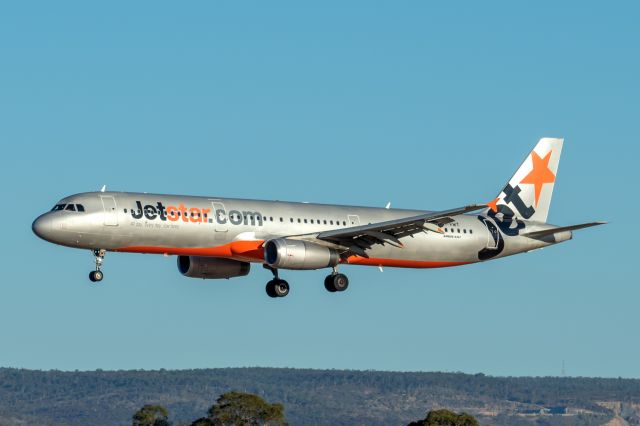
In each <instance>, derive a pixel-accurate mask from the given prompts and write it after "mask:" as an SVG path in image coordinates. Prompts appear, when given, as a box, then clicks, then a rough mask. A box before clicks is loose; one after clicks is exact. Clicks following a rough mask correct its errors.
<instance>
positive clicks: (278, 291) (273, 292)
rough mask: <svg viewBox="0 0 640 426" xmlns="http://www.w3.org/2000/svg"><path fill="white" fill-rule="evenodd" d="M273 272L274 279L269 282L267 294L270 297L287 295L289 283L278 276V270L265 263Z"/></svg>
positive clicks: (266, 267)
mask: <svg viewBox="0 0 640 426" xmlns="http://www.w3.org/2000/svg"><path fill="white" fill-rule="evenodd" d="M264 267H265V269H268V270H270V271H271V273H272V274H273V279H272V280H271V281H269V282H268V283H267V287H266V290H267V294H268V295H269V297H285V296H286V295H287V294H289V283H288V282H286V281H285V280H282V279H280V278H278V270H277V269H276V268H272V267H271V266H269V265H266V264H265V265H264Z"/></svg>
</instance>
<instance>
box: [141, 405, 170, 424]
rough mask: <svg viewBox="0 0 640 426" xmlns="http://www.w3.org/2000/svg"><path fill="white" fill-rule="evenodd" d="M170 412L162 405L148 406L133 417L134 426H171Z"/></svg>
mask: <svg viewBox="0 0 640 426" xmlns="http://www.w3.org/2000/svg"><path fill="white" fill-rule="evenodd" d="M170 424H171V423H169V412H168V411H167V409H166V408H164V407H163V406H162V405H150V404H147V405H145V406H143V407H142V408H141V409H139V410H138V411H136V413H135V414H134V415H133V426H170Z"/></svg>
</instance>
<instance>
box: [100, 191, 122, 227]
mask: <svg viewBox="0 0 640 426" xmlns="http://www.w3.org/2000/svg"><path fill="white" fill-rule="evenodd" d="M100 201H102V208H103V209H104V222H103V223H104V225H105V226H118V210H117V208H118V206H117V205H116V199H115V198H113V196H111V195H101V196H100Z"/></svg>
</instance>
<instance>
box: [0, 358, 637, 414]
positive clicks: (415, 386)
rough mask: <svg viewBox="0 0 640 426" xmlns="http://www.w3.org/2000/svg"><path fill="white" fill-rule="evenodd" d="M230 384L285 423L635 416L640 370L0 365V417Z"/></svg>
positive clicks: (98, 407) (124, 407)
mask: <svg viewBox="0 0 640 426" xmlns="http://www.w3.org/2000/svg"><path fill="white" fill-rule="evenodd" d="M229 390H240V391H247V392H252V393H256V394H258V395H260V396H262V397H264V398H265V399H266V400H268V401H269V402H282V403H283V404H284V405H285V409H286V416H287V419H288V420H289V421H290V423H291V424H292V425H358V424H361V425H376V424H380V425H382V424H384V425H393V424H397V425H402V424H407V423H408V422H409V421H411V420H416V419H418V418H423V417H424V415H425V413H426V411H428V410H429V409H432V408H441V407H444V408H449V409H453V410H455V411H467V412H469V413H471V414H473V415H475V416H477V417H478V418H479V420H480V422H481V424H486V425H534V424H535V425H539V424H545V425H600V424H605V423H607V422H611V423H610V424H611V425H625V424H631V425H640V380H636V379H601V378H555V377H545V378H529V377H513V378H512V377H508V378H505V377H489V376H485V375H482V374H478V375H468V374H462V373H400V372H378V371H345V370H299V369H275V368H227V369H203V370H179V371H166V370H160V371H138V370H136V371H100V370H98V371H90V372H61V371H33V370H20V369H8V368H2V369H0V425H27V424H34V423H38V424H49V425H86V424H95V425H123V424H128V423H129V422H130V418H131V415H132V414H133V413H134V412H135V410H136V409H138V408H139V407H141V406H142V405H143V404H145V403H157V404H162V405H164V406H166V407H167V408H168V409H169V410H170V412H171V417H172V420H173V421H174V422H175V424H181V423H185V422H190V421H192V420H194V419H196V418H198V417H200V416H202V415H204V414H205V412H206V410H207V409H208V408H209V407H210V406H211V404H212V403H213V402H214V401H215V399H216V398H217V396H218V395H220V394H221V393H223V392H226V391H229Z"/></svg>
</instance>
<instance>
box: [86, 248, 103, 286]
mask: <svg viewBox="0 0 640 426" xmlns="http://www.w3.org/2000/svg"><path fill="white" fill-rule="evenodd" d="M106 253H107V251H106V250H103V249H99V250H94V251H93V256H94V257H95V259H96V269H95V271H91V272H90V273H89V279H90V280H91V282H94V283H97V282H100V281H102V278H104V274H103V273H102V271H101V270H100V269H101V268H102V262H104V255H105V254H106Z"/></svg>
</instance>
